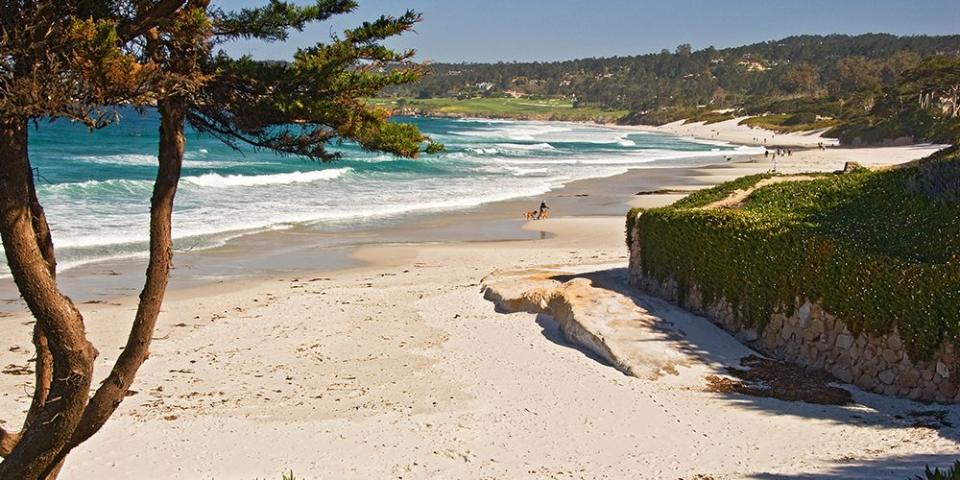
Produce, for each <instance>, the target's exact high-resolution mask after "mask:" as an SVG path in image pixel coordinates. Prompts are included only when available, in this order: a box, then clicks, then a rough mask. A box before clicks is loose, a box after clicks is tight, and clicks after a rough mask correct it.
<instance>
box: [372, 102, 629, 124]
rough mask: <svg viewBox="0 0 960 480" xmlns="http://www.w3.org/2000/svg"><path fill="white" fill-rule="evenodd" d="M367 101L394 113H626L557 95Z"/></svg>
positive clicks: (535, 116) (576, 116) (567, 117)
mask: <svg viewBox="0 0 960 480" xmlns="http://www.w3.org/2000/svg"><path fill="white" fill-rule="evenodd" d="M370 102H371V103H373V104H375V105H378V106H381V107H384V108H387V109H388V110H391V111H394V112H397V113H408V114H417V115H435V116H447V115H449V116H458V117H460V116H464V117H483V118H513V119H526V120H557V121H593V122H614V121H616V120H617V119H619V118H620V117H623V116H624V115H625V114H626V113H627V112H626V111H625V110H608V109H604V108H601V107H598V106H595V105H576V106H574V104H573V102H570V101H568V100H563V99H556V98H553V99H534V98H505V97H488V98H483V97H478V98H466V99H457V98H427V99H412V98H374V99H370Z"/></svg>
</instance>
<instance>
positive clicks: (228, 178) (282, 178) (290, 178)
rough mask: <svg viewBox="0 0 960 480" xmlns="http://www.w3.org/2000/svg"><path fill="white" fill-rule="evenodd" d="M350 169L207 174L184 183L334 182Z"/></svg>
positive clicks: (208, 184)
mask: <svg viewBox="0 0 960 480" xmlns="http://www.w3.org/2000/svg"><path fill="white" fill-rule="evenodd" d="M350 171H351V169H350V168H331V169H328V170H313V171H309V172H300V171H296V172H291V173H275V174H272V175H220V174H219V173H207V174H204V175H199V176H195V177H184V179H183V182H184V183H188V184H191V185H196V186H200V187H213V188H225V187H252V186H259V185H286V184H292V183H312V182H317V181H320V180H333V179H336V178H340V177H341V176H343V175H344V174H346V173H348V172H350Z"/></svg>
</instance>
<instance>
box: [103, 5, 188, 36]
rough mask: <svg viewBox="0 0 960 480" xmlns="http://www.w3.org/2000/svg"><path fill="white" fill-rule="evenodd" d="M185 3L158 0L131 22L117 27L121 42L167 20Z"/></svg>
mask: <svg viewBox="0 0 960 480" xmlns="http://www.w3.org/2000/svg"><path fill="white" fill-rule="evenodd" d="M185 3H186V0H160V1H159V2H157V3H156V4H155V5H154V6H152V7H150V8H149V9H148V10H147V11H146V12H144V13H143V14H142V15H139V16H138V17H137V18H136V20H135V21H134V22H132V23H126V24H122V25H120V26H119V27H118V28H117V33H118V34H119V35H120V39H121V42H122V43H126V42H129V41H130V40H132V39H134V38H136V37H139V36H140V35H143V34H144V33H146V31H147V30H150V29H151V28H153V27H156V26H157V25H159V24H160V23H161V22H162V21H164V20H169V19H170V18H171V16H172V15H173V13H174V12H176V11H177V9H179V8H180V7H182V6H183V5H184V4H185Z"/></svg>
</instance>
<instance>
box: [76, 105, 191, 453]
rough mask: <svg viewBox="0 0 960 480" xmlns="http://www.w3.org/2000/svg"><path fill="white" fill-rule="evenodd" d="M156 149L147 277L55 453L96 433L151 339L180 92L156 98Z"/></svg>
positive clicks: (178, 154) (180, 141)
mask: <svg viewBox="0 0 960 480" xmlns="http://www.w3.org/2000/svg"><path fill="white" fill-rule="evenodd" d="M157 107H158V110H159V111H160V150H159V156H158V159H159V166H158V168H157V178H156V182H155V183H154V187H153V196H152V197H151V199H150V260H149V262H148V264H147V273H146V281H145V282H144V287H143V290H142V291H141V292H140V304H139V307H138V308H137V314H136V317H135V318H134V322H133V326H132V327H131V330H130V336H129V337H128V338H127V344H126V347H125V348H124V350H123V352H122V353H121V354H120V356H119V357H118V358H117V361H116V363H115V364H114V366H113V369H112V370H111V372H110V375H109V376H108V377H107V378H106V379H105V380H104V381H103V383H102V384H101V385H100V388H98V389H97V392H96V393H95V394H94V396H93V398H91V399H90V403H89V404H88V405H87V408H86V410H85V411H84V412H83V418H82V420H81V421H80V424H79V425H78V426H77V429H76V430H75V431H74V432H73V435H72V437H71V438H70V441H69V442H68V443H67V444H66V446H65V447H64V448H63V449H62V450H61V452H60V455H59V458H60V459H63V458H65V457H66V455H67V453H69V452H70V450H71V449H73V448H74V447H76V446H77V445H79V444H81V443H83V442H84V441H85V440H87V439H88V438H90V436H92V435H93V434H94V433H96V432H97V431H98V430H99V429H100V428H101V427H102V426H103V424H104V423H105V422H106V421H107V419H109V418H110V416H111V415H112V414H113V412H114V411H115V410H116V409H117V407H118V406H119V405H120V402H122V401H123V399H124V397H126V395H127V391H128V390H129V389H130V385H131V384H132V383H133V379H134V377H135V376H136V373H137V370H138V369H139V368H140V366H141V365H142V364H143V362H145V361H146V360H147V357H148V356H149V353H150V352H149V350H150V340H151V339H152V337H153V330H154V328H155V327H156V323H157V317H158V316H159V315H160V307H161V305H162V303H163V296H164V293H165V291H166V288H167V282H168V279H169V276H170V267H171V265H172V261H173V240H172V235H171V224H172V222H171V220H172V218H171V217H172V214H173V201H174V197H175V196H176V193H177V185H178V184H179V182H180V170H181V166H182V165H183V152H184V146H185V138H184V134H183V127H184V121H185V118H186V112H187V106H186V102H185V101H184V99H182V98H180V97H175V98H171V99H168V100H164V101H162V102H160V104H159V105H158V106H157Z"/></svg>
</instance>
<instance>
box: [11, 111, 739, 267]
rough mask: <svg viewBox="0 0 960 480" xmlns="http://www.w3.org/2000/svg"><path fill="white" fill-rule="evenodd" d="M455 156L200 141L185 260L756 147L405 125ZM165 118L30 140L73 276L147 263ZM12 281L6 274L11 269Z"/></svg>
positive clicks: (189, 152) (54, 126) (187, 210)
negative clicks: (227, 247) (267, 235)
mask: <svg viewBox="0 0 960 480" xmlns="http://www.w3.org/2000/svg"><path fill="white" fill-rule="evenodd" d="M399 120H401V121H408V122H413V123H416V124H418V125H419V126H420V128H421V129H422V130H423V131H424V132H426V133H427V134H429V135H431V136H432V137H433V138H434V140H436V141H438V142H442V143H444V144H445V145H446V147H447V150H446V151H445V152H444V153H442V154H439V155H429V156H424V157H422V158H420V159H417V160H406V159H397V158H394V157H392V156H389V155H384V154H377V153H370V152H364V151H362V150H361V149H359V148H357V147H356V146H354V145H350V144H344V145H341V146H339V147H337V149H338V150H341V151H342V152H343V157H342V159H341V160H338V161H336V162H333V163H318V162H314V161H310V160H307V159H304V158H298V157H292V156H278V155H276V154H273V153H269V152H257V151H253V150H251V149H244V150H242V151H239V152H238V151H236V150H233V149H231V148H230V147H228V146H226V145H224V144H222V143H220V142H219V141H217V140H216V139H213V138H211V137H208V136H201V135H198V134H196V133H195V132H189V133H188V134H187V148H186V160H185V163H184V169H183V178H182V181H181V186H180V190H179V193H178V196H177V201H176V205H175V214H174V236H175V239H176V240H175V244H176V247H177V248H178V249H181V250H182V249H190V250H196V249H202V248H210V247H215V246H217V245H221V244H223V243H224V242H226V241H228V240H229V239H231V238H234V237H236V236H238V235H245V234H250V233H254V232H258V231H263V230H267V229H283V228H289V227H291V226H294V225H306V226H309V227H310V228H317V229H324V230H326V229H337V228H345V227H347V228H349V227H350V226H354V225H359V224H363V223H366V222H372V221H379V222H382V221H402V219H403V217H404V216H408V215H411V214H415V213H420V212H424V213H426V212H431V211H444V210H454V209H462V208H468V207H472V206H476V205H480V204H483V203H486V202H493V201H497V200H505V199H508V198H515V197H525V196H533V195H539V194H541V193H544V192H547V191H548V190H550V189H551V188H555V187H559V186H561V185H563V184H565V183H567V182H570V181H573V180H577V179H583V178H591V177H602V176H610V175H616V174H619V173H622V172H624V171H626V170H627V169H628V168H631V167H638V166H651V165H662V166H669V165H684V164H696V163H705V162H711V161H717V159H718V158H722V157H725V156H731V155H738V154H752V153H757V151H756V149H752V148H747V147H735V146H732V145H725V144H722V143H718V142H704V141H694V140H690V139H681V138H674V137H670V136H665V135H657V134H649V133H639V132H632V131H628V130H623V129H616V128H608V127H602V126H591V125H578V124H565V123H550V122H513V121H490V120H466V119H436V118H401V119H399ZM157 128H158V122H157V118H156V114H155V113H151V112H148V113H147V114H145V115H140V114H137V113H134V112H132V111H128V112H124V115H123V117H122V119H121V121H120V122H119V123H118V124H116V125H113V126H110V127H108V128H105V129H102V130H98V131H95V132H90V131H88V130H87V129H86V128H85V127H83V126H80V125H76V124H71V123H69V122H65V121H57V122H53V123H41V124H40V125H39V128H37V129H31V132H30V155H31V159H32V162H33V165H34V166H35V167H37V172H38V175H37V181H38V190H39V195H40V199H41V202H42V203H43V205H44V206H45V208H46V211H47V215H48V217H49V220H50V223H51V227H52V230H53V235H54V242H55V245H56V247H57V251H58V259H59V261H60V266H61V269H64V268H71V267H73V266H77V265H81V264H84V263H89V262H95V261H99V260H106V259H111V258H124V257H135V256H140V255H144V254H145V252H146V247H147V235H148V230H147V225H148V220H149V218H148V208H149V198H150V193H151V188H152V183H153V178H154V175H155V173H156V160H155V155H156V150H157ZM0 270H2V271H0V273H5V272H6V268H5V266H4V265H0Z"/></svg>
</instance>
